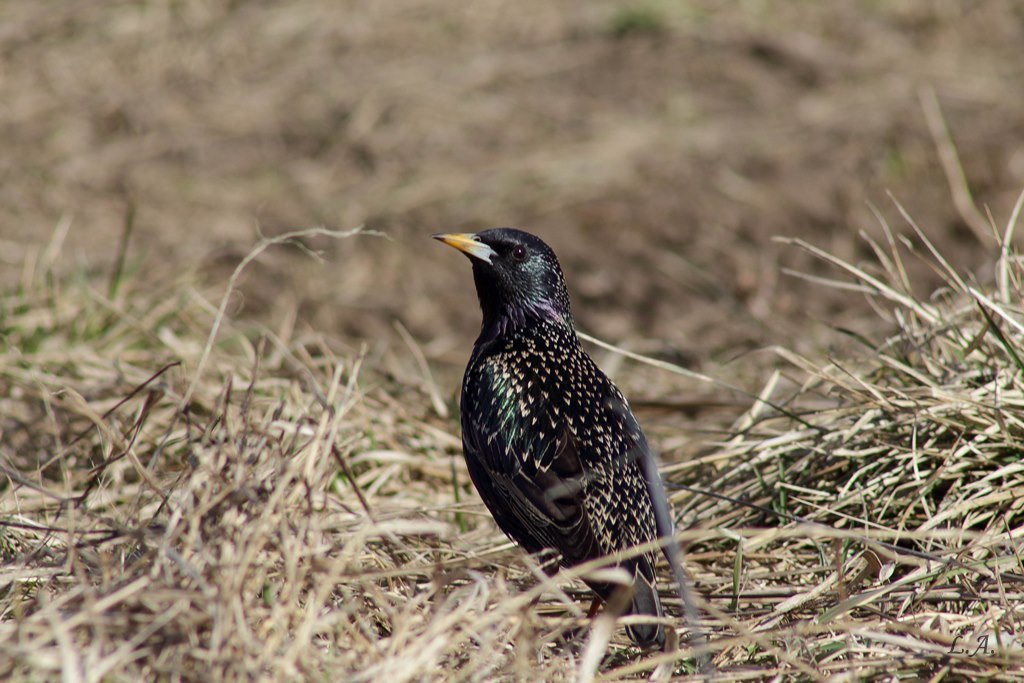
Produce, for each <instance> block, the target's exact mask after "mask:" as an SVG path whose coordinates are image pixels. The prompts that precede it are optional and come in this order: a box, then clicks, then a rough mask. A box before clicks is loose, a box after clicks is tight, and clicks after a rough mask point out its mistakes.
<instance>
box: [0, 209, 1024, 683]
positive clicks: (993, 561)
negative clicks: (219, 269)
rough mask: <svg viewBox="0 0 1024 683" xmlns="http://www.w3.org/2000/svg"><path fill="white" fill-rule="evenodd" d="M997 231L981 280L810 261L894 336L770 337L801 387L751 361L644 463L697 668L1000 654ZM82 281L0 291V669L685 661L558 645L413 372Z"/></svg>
mask: <svg viewBox="0 0 1024 683" xmlns="http://www.w3.org/2000/svg"><path fill="white" fill-rule="evenodd" d="M1012 224H1013V221H1011V225H1012ZM1009 242H1010V236H1009V234H1007V235H1006V236H1005V237H1004V248H1003V250H1002V252H1001V254H1000V256H999V260H998V263H997V266H996V269H995V277H994V278H993V279H994V284H993V285H992V286H982V285H980V284H976V283H973V282H971V281H970V280H967V279H965V278H963V277H961V276H959V275H957V274H956V273H954V272H952V271H946V275H947V279H948V287H947V288H946V289H945V290H943V291H941V292H939V293H937V294H936V295H935V296H932V297H929V298H921V297H919V296H916V295H915V294H913V292H912V290H911V287H910V283H908V282H907V281H906V279H905V278H904V277H903V273H904V272H905V271H904V269H903V267H902V262H901V260H900V259H901V256H900V253H899V251H898V250H897V248H896V247H897V245H898V244H899V243H900V240H898V239H896V238H892V239H891V241H890V246H891V247H892V248H891V249H885V250H883V249H881V248H877V249H876V253H877V255H878V266H877V267H875V268H868V267H866V266H865V267H854V266H852V265H849V264H845V263H842V262H839V261H836V264H837V265H838V266H840V267H842V268H844V269H846V270H847V271H849V272H851V273H853V275H854V276H855V282H853V283H849V282H847V283H844V284H843V285H842V286H844V287H847V288H849V289H851V290H852V291H856V292H859V293H861V294H863V295H866V296H868V297H869V298H870V299H871V300H872V301H874V302H875V303H876V304H877V306H878V307H879V310H881V311H882V312H883V313H884V314H885V315H887V316H890V317H891V319H892V321H893V322H895V323H896V324H897V326H898V327H897V329H898V332H897V333H896V334H894V335H893V336H891V337H890V338H888V339H886V340H885V341H884V342H881V343H879V344H877V345H876V344H870V343H869V347H870V349H871V352H870V353H867V354H863V355H862V356H859V357H853V358H845V359H833V360H830V361H828V362H825V363H813V362H811V361H809V360H806V359H804V358H801V357H798V356H796V355H794V354H792V353H789V352H786V351H782V350H780V351H779V353H780V354H782V355H783V356H784V357H785V358H786V359H787V360H789V361H791V362H792V364H793V366H794V367H795V368H796V371H797V373H798V376H797V377H795V379H796V381H797V383H798V384H799V386H800V388H799V390H797V391H794V392H791V393H792V395H791V396H789V397H788V398H780V395H782V394H783V393H784V392H783V391H782V390H781V389H780V388H779V387H780V386H782V382H781V381H780V380H781V379H782V376H781V375H779V374H776V375H775V376H773V378H772V379H771V381H770V382H769V383H768V385H767V387H766V389H765V391H764V392H763V394H762V396H761V397H760V399H759V400H757V401H755V402H754V405H753V406H752V407H751V409H750V410H749V411H748V412H747V413H746V414H745V415H744V416H743V418H742V419H741V420H740V422H739V423H738V424H736V425H734V428H733V432H732V433H733V434H734V436H733V437H732V438H730V439H727V440H726V441H725V442H723V443H720V444H717V445H716V446H715V447H714V448H712V449H709V451H708V452H707V455H705V456H703V457H699V458H696V459H694V460H692V461H688V462H682V463H673V464H671V465H670V466H669V467H667V469H666V473H667V477H668V479H669V482H670V485H673V486H677V487H679V488H689V489H690V490H689V491H680V492H678V493H677V494H675V498H676V507H677V512H679V513H680V514H681V519H682V521H683V527H684V530H683V531H682V532H681V534H680V535H681V538H682V539H683V540H684V541H686V542H687V543H688V544H689V553H688V557H687V566H688V568H689V570H690V571H691V573H692V574H693V577H694V580H695V584H696V586H697V589H698V592H699V593H700V594H701V595H702V596H703V598H702V600H701V603H702V604H701V608H702V610H703V614H704V618H703V621H704V623H703V624H702V627H703V628H704V630H706V631H707V632H708V634H709V635H710V638H709V643H708V648H709V649H710V651H711V653H712V654H713V656H714V664H715V667H716V669H717V671H718V672H720V673H723V674H727V675H728V676H729V677H731V678H734V679H742V678H761V677H770V676H773V675H775V674H785V675H798V676H802V677H804V678H808V679H820V678H826V677H829V676H832V675H837V674H838V675H846V676H850V677H867V676H876V677H884V676H889V675H897V671H898V672H900V674H902V673H905V674H906V675H907V676H908V677H923V676H929V675H933V674H934V675H936V677H937V678H942V677H943V676H951V677H962V676H991V675H1007V676H1009V675H1012V673H1013V672H1014V671H1018V672H1020V671H1024V649H1022V647H1021V643H1022V642H1024V636H1022V633H1021V628H1020V626H1019V622H1020V619H1021V617H1022V614H1021V611H1022V608H1021V604H1022V602H1021V600H1020V598H1021V595H1022V593H1024V591H1022V586H1021V582H1022V581H1024V567H1022V566H1021V562H1020V557H1019V553H1018V550H1017V547H1018V543H1019V539H1020V535H1021V533H1022V525H1024V511H1022V508H1024V503H1022V502H1021V501H1022V493H1024V474H1022V472H1024V462H1022V458H1021V446H1020V444H1021V440H1022V439H1024V426H1022V421H1021V417H1020V416H1021V411H1020V409H1021V407H1022V406H1024V391H1022V387H1024V379H1022V373H1024V365H1022V363H1021V359H1022V358H1024V344H1022V343H1021V339H1022V336H1021V331H1022V330H1024V328H1022V321H1024V309H1022V307H1021V303H1020V302H1021V291H1022V287H1021V278H1022V276H1024V269H1022V268H1021V263H1020V261H1019V259H1018V258H1017V257H1016V255H1015V254H1014V253H1013V252H1011V250H1010V249H1009ZM908 244H909V243H908ZM808 248H810V247H808ZM822 255H823V256H824V254H822ZM932 262H933V263H935V264H936V265H937V267H939V268H941V267H942V261H941V257H939V256H938V254H935V255H933V257H932ZM99 282H100V279H99V278H94V277H88V276H83V277H80V278H77V279H72V280H68V281H60V280H58V279H57V278H55V277H52V276H47V275H46V273H44V274H43V276H41V277H37V278H29V279H27V282H26V284H24V285H23V286H22V287H21V288H19V289H18V290H16V291H11V292H8V293H7V294H6V295H5V296H4V297H3V299H2V302H0V467H2V473H3V475H4V478H3V480H2V482H0V521H2V524H3V526H2V527H0V553H2V556H3V568H2V569H0V577H2V579H0V676H3V677H4V678H13V679H16V680H38V679H42V678H54V677H56V676H57V675H61V676H63V677H64V678H65V679H66V680H71V681H77V680H139V679H141V678H150V679H151V678H159V679H186V680H191V679H203V680H208V679H210V678H216V679H224V680H252V679H273V680H281V679H295V678H313V679H325V678H326V679H331V680H340V679H349V680H387V681H389V683H390V682H392V681H402V680H425V679H426V680H431V679H456V680H463V679H467V680H485V679H491V678H513V679H522V680H542V679H546V680H565V679H570V678H572V679H579V680H589V679H592V678H594V677H597V678H600V679H606V680H611V679H617V678H632V677H647V676H650V675H652V674H654V675H656V676H658V677H665V676H668V675H669V674H670V673H672V672H674V673H675V674H676V675H678V676H683V675H685V674H687V673H691V674H692V673H693V670H694V667H693V662H694V653H693V651H692V650H691V649H689V648H687V647H686V646H685V645H684V647H683V649H682V650H681V651H680V652H677V653H668V654H659V655H652V656H646V657H644V656H640V654H639V653H638V652H636V650H635V649H632V648H630V647H629V646H628V645H626V644H625V641H624V639H623V638H622V633H621V631H618V632H615V633H614V634H613V633H611V631H610V630H609V629H608V628H606V627H607V626H608V625H609V624H608V623H602V624H600V625H595V626H594V628H592V629H589V630H584V631H583V632H582V634H581V635H579V636H574V633H573V629H575V628H577V627H579V626H583V625H584V623H583V620H582V609H581V607H582V606H583V605H584V604H585V603H583V601H582V595H583V594H584V592H583V591H580V590H579V587H580V586H581V585H582V584H580V583H578V582H577V581H575V580H570V579H569V578H568V577H567V576H565V575H564V574H563V576H561V577H557V578H556V579H554V580H547V579H545V578H543V576H542V575H541V573H540V572H539V571H538V570H537V568H536V566H535V565H534V564H533V563H532V561H531V560H530V559H529V558H525V557H524V556H523V555H522V554H521V553H519V552H518V551H517V550H515V549H514V548H512V547H511V545H510V544H508V543H507V542H505V540H504V538H503V537H502V536H501V535H500V533H498V532H497V530H496V527H495V526H494V524H493V522H492V521H491V520H490V519H489V518H488V516H487V515H486V513H485V512H484V510H483V508H482V506H481V505H480V504H479V503H478V502H477V499H476V497H475V494H473V493H472V491H471V487H470V485H469V480H468V477H467V476H466V473H465V470H464V467H463V463H462V461H461V456H460V454H459V442H458V438H457V427H456V421H455V419H454V417H453V416H452V415H450V409H451V406H449V405H447V404H446V403H445V402H444V401H443V400H440V399H439V398H438V396H439V394H438V392H437V391H436V389H435V388H433V386H432V381H431V380H430V378H429V371H424V375H423V377H415V378H410V377H409V375H408V373H406V372H398V371H396V370H395V369H394V368H391V367H389V365H388V363H387V362H385V361H384V360H381V359H379V358H374V357H372V356H371V355H369V353H368V352H355V351H352V350H346V349H342V348H341V347H338V346H337V345H336V344H332V343H331V342H330V341H329V340H326V339H323V338H321V337H319V336H316V335H302V334H297V333H295V332H294V329H295V328H296V326H294V325H290V324H284V325H282V329H280V330H277V331H275V332H271V331H269V330H262V329H256V328H243V327H241V326H239V325H236V324H235V323H233V322H231V321H230V319H229V318H222V317H221V313H223V311H224V310H225V309H224V307H223V306H222V307H221V308H217V307H215V306H214V305H211V304H210V303H209V302H208V301H207V299H206V298H205V297H204V296H203V294H202V293H201V292H200V291H199V290H197V289H196V288H195V287H193V286H191V285H190V284H189V282H188V281H179V282H175V283H171V284H167V285H164V286H155V285H148V286H147V287H145V288H143V287H142V286H141V285H140V283H139V282H138V281H136V280H133V279H131V278H127V279H124V280H122V279H119V278H118V279H115V281H114V284H112V285H111V286H109V287H108V286H106V285H104V287H103V290H102V291H101V290H100V289H98V287H99V285H98V283H99ZM224 301H230V298H229V297H228V298H225V299H224ZM211 330H212V331H213V333H212V334H211ZM861 333H862V334H863V335H865V339H864V341H865V342H866V343H867V340H866V337H868V336H871V335H872V334H874V332H873V331H862V332H861ZM208 340H209V344H208V343H207V341H208ZM410 344H414V343H413V342H412V341H411V340H410ZM414 355H415V354H414ZM417 358H418V359H419V360H422V356H417ZM422 367H424V368H425V364H424V365H423V366H422ZM186 398H187V400H186ZM693 488H700V489H709V490H710V491H711V492H712V493H714V494H718V495H727V496H729V497H731V498H734V499H738V500H741V501H743V503H744V504H738V503H736V502H733V501H726V500H722V499H720V498H714V497H711V496H708V495H706V494H703V493H693V492H692V490H693ZM594 569H595V568H593V567H590V568H583V569H581V570H580V571H593V570H594ZM575 573H577V574H578V573H579V572H575ZM665 596H666V603H667V604H668V605H669V607H670V609H671V608H672V607H673V606H674V607H675V608H676V611H677V613H678V604H677V602H674V601H673V600H672V599H671V597H670V596H671V591H670V590H668V589H666V591H665ZM535 600H537V601H539V602H537V604H536V606H534V605H533V604H532V603H533V602H534V601H535ZM986 634H991V637H990V638H989V640H987V641H979V640H978V638H979V637H983V636H985V635H986ZM684 636H685V631H684ZM566 641H571V642H569V643H567V642H566ZM982 645H983V646H982Z"/></svg>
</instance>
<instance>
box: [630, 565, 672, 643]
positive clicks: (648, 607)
mask: <svg viewBox="0 0 1024 683" xmlns="http://www.w3.org/2000/svg"><path fill="white" fill-rule="evenodd" d="M645 569H648V567H646V566H644V563H642V562H641V565H640V566H639V567H637V569H636V572H635V574H634V575H635V577H636V578H635V579H634V581H633V602H632V603H631V604H630V606H629V612H628V613H629V614H637V615H643V616H651V617H661V616H664V612H663V611H662V609H661V599H660V598H659V597H658V588H657V587H656V586H655V585H654V571H653V568H650V569H651V571H650V574H651V576H650V578H648V577H647V572H645V571H644V570H645ZM626 633H627V635H629V639H630V640H632V641H633V642H634V643H636V644H637V645H639V646H640V647H643V648H650V647H654V646H657V647H659V648H661V647H664V645H665V627H664V626H662V625H661V624H630V625H629V626H627V627H626Z"/></svg>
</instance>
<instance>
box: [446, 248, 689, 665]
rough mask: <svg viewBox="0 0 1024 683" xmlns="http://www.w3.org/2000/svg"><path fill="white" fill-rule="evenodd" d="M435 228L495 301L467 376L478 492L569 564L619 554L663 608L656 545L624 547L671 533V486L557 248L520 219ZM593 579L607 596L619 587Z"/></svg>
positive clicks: (645, 637)
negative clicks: (600, 349) (598, 360)
mask: <svg viewBox="0 0 1024 683" xmlns="http://www.w3.org/2000/svg"><path fill="white" fill-rule="evenodd" d="M434 238H435V239H438V240H440V241H442V242H444V243H445V244H448V245H450V246H452V247H455V248H456V249H459V250H460V251H462V252H464V253H465V254H466V255H468V256H469V257H470V261H471V262H472V264H473V279H474V280H475V282H476V290H477V295H478V297H479V299H480V308H481V309H482V310H483V325H482V326H481V330H480V336H479V337H478V338H477V340H476V345H475V346H474V348H473V355H472V357H471V358H470V361H469V365H468V366H467V368H466V375H465V378H464V379H463V384H462V444H463V451H464V454H465V457H466V464H467V465H468V467H469V474H470V476H471V477H472V479H473V484H474V485H475V486H476V488H477V491H479V492H480V497H481V498H483V501H484V503H485V504H486V505H487V508H488V509H489V510H490V511H491V514H492V515H494V519H495V521H496V522H497V523H498V526H499V527H501V529H502V530H503V531H504V532H505V533H506V534H507V535H508V536H509V537H510V538H512V540H513V541H515V542H516V543H518V544H519V545H520V546H522V547H523V548H524V549H526V551H527V552H529V553H542V552H545V551H547V552H551V551H554V552H555V553H557V556H558V559H559V562H560V563H561V564H562V565H564V566H573V565H576V564H580V563H582V562H586V561H588V560H593V559H596V558H600V557H610V562H611V563H612V564H615V565H617V566H620V567H623V568H624V569H626V570H627V571H628V572H629V574H630V575H631V576H633V577H634V581H633V587H634V591H633V597H632V602H631V604H630V606H629V608H628V612H629V613H631V614H638V615H649V616H652V617H660V616H662V614H663V613H662V607H661V601H660V600H659V598H658V591H657V588H656V587H655V573H654V566H655V562H656V558H657V554H656V552H654V551H650V552H648V553H646V554H642V555H639V556H636V555H634V556H633V557H628V558H623V557H622V556H621V553H623V552H624V551H627V550H629V549H630V548H632V547H634V546H637V545H640V544H644V543H648V542H650V541H653V540H655V539H656V538H664V537H670V536H671V535H672V522H671V519H670V517H669V515H668V514H667V511H668V503H667V501H666V499H665V492H664V488H663V485H662V482H661V478H660V476H659V475H658V473H657V467H656V465H655V464H654V460H653V456H652V455H651V453H650V450H649V449H648V446H647V441H646V439H645V438H644V434H643V431H641V429H640V425H639V424H638V423H637V421H636V418H635V417H634V416H633V413H632V411H631V410H630V409H629V405H628V403H627V402H626V399H625V398H624V397H623V396H622V393H621V392H620V391H619V390H618V388H616V386H615V385H614V384H612V382H611V380H609V379H608V377H607V376H606V375H605V374H604V373H603V372H601V370H600V369H599V368H598V367H597V365H595V364H594V361H593V360H591V358H590V356H589V355H587V352H586V351H584V350H583V348H582V347H581V346H580V340H579V337H577V336H576V330H575V328H574V326H573V320H572V315H571V313H570V311H569V294H568V291H567V290H566V287H565V281H564V279H563V278H562V270H561V268H560V267H559V265H558V259H556V258H555V254H554V252H553V251H552V250H551V248H550V247H548V245H547V244H545V243H544V242H543V241H542V240H541V239H540V238H538V237H536V236H534V235H531V234H529V233H526V232H523V231H521V230H516V229H513V228H495V229H492V230H484V231H482V232H478V233H476V234H438V235H434ZM658 510H661V511H663V512H662V513H661V514H658ZM589 585H590V587H591V588H592V589H593V590H594V592H595V593H597V595H598V596H600V598H601V599H603V600H607V599H608V598H609V597H610V596H611V594H612V592H613V590H614V589H615V586H614V585H609V584H606V583H600V582H589ZM595 605H596V602H595ZM626 630H627V633H628V635H629V637H630V639H631V640H632V641H633V642H634V643H636V644H637V645H640V646H641V647H652V646H659V647H660V646H663V645H664V642H665V629H664V628H663V627H662V626H661V625H660V624H655V623H648V624H635V625H630V626H627V628H626Z"/></svg>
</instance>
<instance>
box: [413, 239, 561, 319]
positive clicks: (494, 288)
mask: <svg viewBox="0 0 1024 683" xmlns="http://www.w3.org/2000/svg"><path fill="white" fill-rule="evenodd" d="M433 237H434V239H437V240H440V241H442V242H444V243H445V244H447V245H449V246H452V247H455V248H456V249H458V250H459V251H461V252H463V253H465V254H466V255H467V256H468V257H469V260H470V261H472V263H473V279H474V280H475V281H476V292H477V296H478V297H479V298H480V308H481V309H482V311H483V315H484V319H483V334H484V335H488V333H489V332H490V333H491V334H494V335H499V334H502V333H503V332H504V331H507V330H509V329H514V328H518V327H522V326H526V325H530V324H536V323H538V322H544V321H555V322H561V323H563V324H565V325H568V326H570V327H571V326H572V315H571V313H570V311H569V293H568V291H567V290H566V288H565V280H564V279H563V277H562V269H561V267H559V265H558V259H557V258H555V252H553V251H552V250H551V247H549V246H548V245H547V244H545V243H544V241H543V240H541V239H540V238H539V237H537V236H535V235H531V234H530V233H528V232H523V231H522V230H516V229H515V228H493V229H491V230H484V231H482V232H477V233H472V234H468V233H446V234H437V235H434V236H433Z"/></svg>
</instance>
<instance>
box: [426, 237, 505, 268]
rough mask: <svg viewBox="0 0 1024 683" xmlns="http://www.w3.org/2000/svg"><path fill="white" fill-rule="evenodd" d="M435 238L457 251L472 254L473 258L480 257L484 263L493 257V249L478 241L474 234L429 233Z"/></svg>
mask: <svg viewBox="0 0 1024 683" xmlns="http://www.w3.org/2000/svg"><path fill="white" fill-rule="evenodd" d="M431 237H433V238H434V239H435V240H440V241H441V242H444V243H445V244H447V245H448V246H449V247H455V248H456V249H458V250H459V251H461V252H463V253H465V254H468V255H469V256H472V257H473V258H477V259H480V260H481V261H484V262H486V263H490V262H491V259H492V258H493V257H494V253H495V252H494V250H493V249H491V248H490V247H489V246H487V245H486V244H484V243H483V242H479V241H477V239H476V235H474V234H473V233H469V232H447V233H446V232H439V233H437V234H435V235H431Z"/></svg>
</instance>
